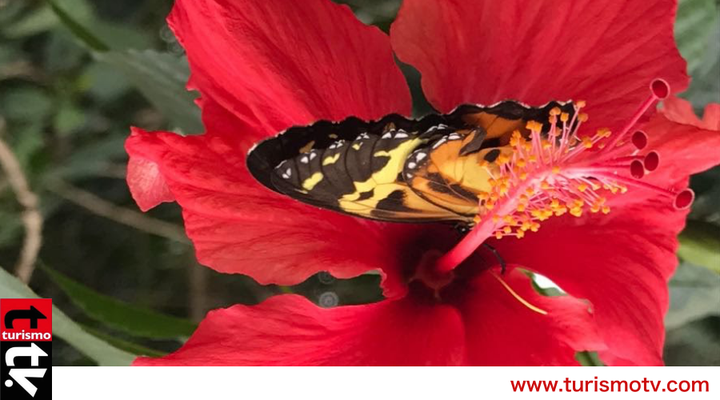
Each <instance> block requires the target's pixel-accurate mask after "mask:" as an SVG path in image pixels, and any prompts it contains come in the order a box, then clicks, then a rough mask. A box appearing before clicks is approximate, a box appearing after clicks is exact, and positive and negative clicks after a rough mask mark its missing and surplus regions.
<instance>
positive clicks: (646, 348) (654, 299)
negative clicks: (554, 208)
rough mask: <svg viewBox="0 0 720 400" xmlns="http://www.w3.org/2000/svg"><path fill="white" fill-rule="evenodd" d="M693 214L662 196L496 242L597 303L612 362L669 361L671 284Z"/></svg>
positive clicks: (509, 256)
mask: <svg viewBox="0 0 720 400" xmlns="http://www.w3.org/2000/svg"><path fill="white" fill-rule="evenodd" d="M686 214H687V211H674V210H672V208H671V206H670V204H669V202H667V201H658V200H657V199H649V200H646V201H645V202H644V203H643V204H628V205H625V206H623V207H618V208H615V209H613V211H611V212H610V214H608V215H602V214H591V215H589V216H586V217H584V218H582V219H574V218H573V217H570V216H562V217H557V218H551V219H550V220H548V221H545V222H544V223H542V225H541V228H540V231H539V232H538V233H534V234H529V235H527V236H526V237H525V238H523V239H521V240H512V239H510V240H507V239H503V240H500V241H497V242H494V245H496V246H497V247H498V250H499V251H500V252H501V254H502V255H503V256H504V257H505V258H506V260H507V261H508V262H512V263H516V264H519V265H522V266H523V267H525V268H527V269H530V270H533V271H537V272H539V273H541V274H543V275H545V276H547V277H549V278H550V279H552V280H553V281H555V282H556V283H557V284H558V285H560V287H562V288H563V289H564V290H566V291H567V292H568V293H569V294H570V295H572V296H574V297H576V298H584V299H588V300H589V301H590V303H591V304H592V307H593V311H594V314H595V320H596V321H597V325H598V327H599V329H600V334H601V336H602V338H603V340H604V341H605V343H606V344H607V346H608V348H609V350H608V351H606V352H603V353H601V356H603V360H604V361H605V362H609V363H622V364H625V363H630V364H639V365H659V364H662V345H663V339H664V335H665V331H664V327H663V316H664V315H665V312H666V311H667V307H668V289H667V282H668V280H669V278H670V276H671V275H672V273H673V271H674V270H675V267H676V266H677V258H676V256H675V251H676V249H677V234H678V233H679V232H680V230H682V228H683V226H684V224H685V216H686Z"/></svg>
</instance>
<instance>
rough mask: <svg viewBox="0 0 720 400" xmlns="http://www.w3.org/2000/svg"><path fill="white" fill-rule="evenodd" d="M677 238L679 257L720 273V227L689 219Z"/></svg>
mask: <svg viewBox="0 0 720 400" xmlns="http://www.w3.org/2000/svg"><path fill="white" fill-rule="evenodd" d="M679 239H680V248H679V249H678V256H679V257H680V258H681V259H683V260H684V261H687V262H689V263H692V264H695V265H699V266H702V267H705V268H707V269H709V270H711V271H714V272H716V273H718V274H720V228H718V227H717V226H715V225H713V224H709V223H705V222H699V221H690V222H688V224H687V227H685V230H683V231H682V233H681V234H680V237H679Z"/></svg>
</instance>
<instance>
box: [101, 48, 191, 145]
mask: <svg viewBox="0 0 720 400" xmlns="http://www.w3.org/2000/svg"><path fill="white" fill-rule="evenodd" d="M95 56H96V58H97V59H98V60H99V61H102V62H104V63H107V64H108V65H112V66H113V67H115V68H117V69H118V70H119V71H121V72H122V73H123V75H125V77H126V78H127V79H128V80H129V81H130V82H131V83H132V84H133V85H134V86H135V87H136V88H137V89H138V90H140V92H141V93H142V94H143V95H144V96H145V97H146V98H147V99H148V100H149V101H150V102H151V103H152V104H153V105H154V106H155V107H156V108H157V109H158V110H159V111H160V112H161V113H162V114H163V115H164V116H165V117H167V118H168V120H170V122H171V123H172V124H173V125H174V126H176V127H178V128H180V129H181V130H182V131H183V132H185V133H200V132H202V131H203V126H202V123H201V121H200V109H199V108H198V107H197V106H196V105H195V102H194V100H195V97H196V95H195V94H194V93H191V92H188V91H187V90H186V89H185V82H187V79H188V76H189V75H190V69H189V68H188V65H187V61H186V60H185V59H184V58H181V57H177V56H174V55H172V54H168V53H160V52H157V51H154V50H143V51H137V50H126V51H109V52H106V53H96V54H95Z"/></svg>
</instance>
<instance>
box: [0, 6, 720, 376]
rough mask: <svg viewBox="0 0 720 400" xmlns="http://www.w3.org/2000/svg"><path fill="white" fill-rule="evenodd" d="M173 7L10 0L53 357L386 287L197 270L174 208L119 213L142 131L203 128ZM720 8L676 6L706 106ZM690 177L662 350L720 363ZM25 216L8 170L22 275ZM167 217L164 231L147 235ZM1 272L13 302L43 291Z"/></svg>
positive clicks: (717, 50) (719, 271) (717, 90)
mask: <svg viewBox="0 0 720 400" xmlns="http://www.w3.org/2000/svg"><path fill="white" fill-rule="evenodd" d="M339 2H343V3H347V4H349V5H350V6H351V7H352V8H353V10H354V11H355V12H356V14H357V16H358V17H359V18H360V19H361V20H362V21H363V22H366V23H369V24H375V25H378V26H379V27H381V28H382V29H384V30H386V31H387V29H388V27H389V25H390V23H391V22H392V20H393V19H394V17H395V14H396V12H397V8H398V6H399V1H398V0H345V1H339ZM171 5H172V3H171V1H169V0H122V1H116V0H92V1H91V0H55V1H54V2H49V1H41V0H34V1H32V0H0V118H2V120H4V122H5V125H6V126H5V129H4V130H3V131H2V132H0V135H1V136H0V137H1V138H2V140H4V141H5V142H7V143H9V144H10V145H11V147H12V149H13V151H14V152H15V154H16V156H17V158H18V159H19V161H20V163H21V165H22V168H23V170H24V172H25V173H26V175H27V178H28V180H29V183H30V186H31V188H32V189H33V191H35V193H36V194H37V195H38V196H39V197H40V207H41V211H42V213H43V216H44V218H45V226H44V229H43V247H42V249H41V252H40V256H39V262H38V266H37V268H36V271H35V274H34V276H33V278H32V281H31V282H30V287H31V288H32V289H33V290H34V291H35V292H36V293H37V294H38V295H40V296H41V297H52V298H53V300H54V304H55V305H56V306H57V307H58V308H59V309H60V310H63V311H64V312H65V313H66V314H67V315H68V316H69V317H70V318H69V319H67V318H65V317H64V315H61V314H62V313H60V312H59V311H57V310H56V312H55V313H54V315H55V323H56V328H57V329H58V332H56V336H57V337H61V339H59V340H55V341H54V343H53V345H54V348H53V363H54V364H55V365H88V364H90V365H92V364H96V363H99V364H124V363H125V364H126V363H127V362H128V360H130V359H131V357H132V356H131V354H129V353H132V354H152V355H156V354H162V353H163V352H167V351H172V350H173V349H175V348H177V346H178V345H179V343H180V342H181V341H182V340H184V339H185V338H186V337H187V335H188V334H189V333H191V332H192V330H193V327H194V322H193V321H199V320H200V319H201V318H202V316H203V315H204V314H205V312H207V311H208V310H210V309H213V308H217V307H224V306H229V305H232V304H234V303H246V304H255V303H258V302H260V301H262V300H263V299H265V298H266V297H268V296H271V295H274V294H278V293H287V292H294V293H300V294H303V295H305V296H307V297H308V298H310V299H311V300H313V301H316V302H318V303H321V304H323V305H326V306H331V305H335V304H340V305H343V304H358V303H365V302H369V301H374V300H377V299H379V298H380V290H379V289H378V282H379V277H378V276H373V275H367V276H363V277H360V278H357V279H354V280H349V281H341V280H336V279H334V278H332V277H331V276H329V275H327V274H320V275H319V276H316V277H313V278H310V279H309V280H308V281H306V282H305V283H303V284H301V285H298V286H296V287H291V288H288V287H277V286H267V287H263V286H260V285H258V284H256V283H255V282H254V281H253V280H251V279H249V278H247V277H244V276H231V275H222V274H218V273H215V272H214V271H212V270H210V269H209V268H205V267H201V266H199V265H198V264H197V263H196V261H195V258H194V255H193V251H192V248H191V246H190V245H189V243H188V241H187V240H186V239H184V236H183V235H182V234H179V235H178V234H177V233H178V232H181V231H180V229H181V227H182V225H181V224H182V221H181V218H180V212H179V208H178V207H177V206H176V205H174V204H166V205H162V206H160V207H158V208H157V209H155V210H153V211H152V212H150V213H149V214H148V215H146V218H145V219H142V217H140V218H141V221H143V222H142V223H139V224H138V223H136V222H133V221H135V220H134V219H133V218H135V217H128V215H129V214H128V211H125V213H124V214H122V213H120V212H118V210H121V209H124V210H129V213H130V214H132V213H133V212H135V211H138V210H137V208H136V206H135V204H134V202H133V201H132V199H131V197H130V194H129V192H128V189H127V186H126V184H125V181H124V174H125V165H126V162H127V156H126V154H125V151H124V149H123V142H124V140H125V138H126V137H127V135H128V133H129V129H128V128H129V126H131V125H135V126H140V127H143V128H145V129H148V130H153V129H175V130H179V131H182V132H187V133H195V132H200V131H202V128H201V125H200V123H199V118H198V115H199V113H198V112H197V110H196V109H194V107H193V106H192V98H193V95H192V94H190V93H187V92H185V90H184V88H183V86H184V80H185V79H186V77H187V73H188V71H187V65H186V63H185V61H184V59H183V50H182V48H181V47H180V46H179V45H178V43H177V42H176V41H175V38H174V37H173V35H172V33H171V32H170V31H169V30H168V28H167V27H166V25H165V23H164V18H165V16H166V15H167V13H168V12H169V10H170V8H171ZM718 8H719V6H718V1H716V0H683V1H681V7H680V11H679V15H678V23H677V27H676V37H677V39H678V44H679V46H680V49H681V51H682V53H683V55H684V56H685V57H686V58H687V59H688V61H689V69H690V73H691V75H692V76H693V84H692V86H691V88H690V89H689V90H688V91H687V92H686V93H685V94H684V95H683V96H685V97H686V98H688V99H689V100H690V101H692V102H693V104H694V106H695V107H696V110H697V111H698V112H700V111H701V110H702V106H703V105H704V104H705V103H707V102H710V101H714V102H720V18H719V17H718ZM403 68H404V70H405V72H406V73H407V76H408V79H409V81H410V82H411V84H412V88H413V95H414V97H415V99H416V107H415V108H416V112H418V113H423V112H427V111H428V105H427V104H426V103H425V102H424V100H423V98H422V94H421V92H420V90H419V76H418V74H417V72H416V71H414V70H413V69H412V68H410V67H407V66H404V67H403ZM718 157H720V151H719V155H718ZM692 185H693V188H694V189H695V190H696V192H697V194H698V200H697V202H696V204H695V205H694V208H693V212H692V215H691V220H690V222H689V225H688V229H687V230H686V232H684V233H683V237H682V238H681V239H682V248H681V250H680V256H681V259H682V264H681V266H680V267H679V269H678V272H677V276H676V277H675V278H674V279H673V281H672V282H671V297H672V304H671V308H670V312H669V313H668V317H667V329H668V331H667V346H666V357H665V358H666V362H667V363H668V364H671V365H672V364H679V365H688V364H689V365H697V364H704V365H707V364H710V365H720V169H717V168H716V169H714V170H711V171H708V172H706V173H704V174H702V175H699V176H696V177H695V178H694V179H693V182H692ZM118 207H119V208H118ZM21 212H22V207H21V206H20V205H19V204H18V202H17V200H16V198H15V196H14V194H13V191H12V190H11V189H10V187H9V185H8V183H7V180H6V178H5V176H4V175H3V174H2V173H1V172H0V266H2V267H4V268H5V269H6V270H7V271H10V272H12V267H13V265H15V263H16V261H17V257H18V253H19V250H20V247H21V245H22V241H23V236H24V230H23V225H22V221H21V218H20V217H21ZM106 214H110V215H106ZM108 216H110V217H111V218H108ZM113 216H115V217H116V218H114V219H113V218H112V217H113ZM147 219H150V220H149V221H148V220H147ZM163 222H164V225H162V224H163ZM147 224H149V226H150V228H148V225H147ZM158 225H162V227H164V229H165V230H163V232H165V234H164V235H157V234H153V233H149V232H148V230H153V229H155V228H157V226H158ZM139 228H140V229H139ZM1 272H2V271H0V297H12V296H13V295H15V296H20V295H22V296H26V295H31V294H30V293H29V292H27V290H28V289H27V288H26V287H23V286H22V285H20V284H19V282H17V281H15V280H13V279H12V278H10V277H9V275H8V274H1ZM158 313H162V315H160V314H158ZM71 319H72V320H74V321H75V322H76V323H78V324H79V326H82V328H80V327H79V326H78V325H75V323H73V322H72V321H71ZM88 334H89V335H91V336H92V337H91V339H92V340H90V339H87V338H88V337H90V336H87V335H88ZM84 335H85V336H84ZM94 338H98V339H99V340H96V339H94ZM95 340H96V342H95ZM68 343H71V344H72V345H69V344H68ZM93 346H94V347H93ZM111 346H112V347H111ZM118 349H122V351H118ZM582 360H583V362H584V363H586V364H594V363H596V361H593V358H592V357H582Z"/></svg>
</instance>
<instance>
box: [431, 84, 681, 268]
mask: <svg viewBox="0 0 720 400" xmlns="http://www.w3.org/2000/svg"><path fill="white" fill-rule="evenodd" d="M650 89H651V95H650V96H649V97H648V98H647V100H645V101H644V102H643V103H642V104H641V105H640V106H639V107H638V109H637V111H636V112H635V113H634V114H633V116H632V117H631V118H630V120H629V121H627V123H626V124H625V126H624V127H623V128H622V129H621V130H620V131H618V132H611V131H610V130H608V129H599V130H598V131H597V132H595V134H594V135H592V136H580V135H578V132H579V129H580V127H581V126H582V124H583V123H584V122H585V121H587V119H588V115H587V114H585V113H583V112H582V108H583V107H584V106H585V102H583V101H579V102H577V103H576V104H575V113H574V114H573V116H572V118H571V117H570V115H569V114H567V113H563V112H561V111H560V109H558V108H556V109H553V110H551V112H550V116H549V122H550V124H549V126H550V128H549V130H547V131H546V132H544V131H543V124H542V123H541V122H539V121H530V122H528V123H527V128H528V130H529V131H530V135H529V137H527V138H526V137H523V136H522V135H521V134H520V132H519V131H516V132H514V133H513V135H512V137H511V140H510V148H511V149H510V150H507V151H505V152H503V153H502V154H501V155H500V156H499V157H498V158H497V159H496V160H495V161H494V163H495V164H496V165H495V166H492V167H493V168H487V170H488V171H494V172H493V173H492V174H493V177H492V179H491V181H490V183H491V187H492V188H491V190H490V191H489V192H487V193H483V194H482V195H481V196H480V198H479V201H480V210H481V211H480V213H479V214H478V215H477V216H476V218H475V222H476V225H475V228H474V229H473V230H472V231H471V232H470V233H469V234H468V235H467V236H466V237H465V238H464V239H463V240H462V241H461V242H460V243H459V244H458V245H457V246H456V247H455V248H453V249H452V250H451V251H450V252H448V253H447V254H445V255H444V256H443V257H441V258H440V259H439V260H438V262H437V264H436V265H437V268H438V270H439V271H450V270H452V269H454V268H455V267H456V266H457V265H459V264H460V263H461V262H462V261H463V260H465V259H466V258H467V257H468V256H469V255H470V254H472V253H473V252H474V251H475V249H477V247H478V246H479V245H480V244H482V243H483V242H484V241H485V240H486V239H487V238H489V237H492V236H495V238H497V239H501V238H503V237H505V236H515V237H517V238H518V239H520V238H522V237H524V236H525V234H526V232H528V231H530V232H537V231H538V229H540V223H541V222H542V221H545V220H547V219H548V218H550V217H553V216H561V215H563V214H566V213H569V214H571V215H573V216H575V217H580V216H582V215H583V213H584V212H585V211H586V210H589V212H591V213H598V212H602V213H603V214H607V213H609V212H610V207H609V205H607V204H606V202H607V198H608V196H612V195H615V194H617V193H625V192H627V191H628V189H629V188H630V187H634V188H645V189H650V190H652V191H655V192H657V193H659V194H661V195H663V196H665V197H667V198H669V199H671V201H672V202H673V205H674V206H675V208H677V209H683V208H687V207H689V206H690V204H691V203H692V200H693V198H694V195H693V192H692V191H691V190H690V189H684V190H682V191H679V192H676V191H672V190H668V189H664V188H661V187H658V186H655V185H652V184H649V183H646V182H643V181H641V179H642V178H643V176H644V175H645V174H646V173H649V172H652V171H654V170H656V169H657V168H658V167H659V165H660V164H659V162H660V157H659V155H658V153H657V152H654V151H650V152H647V153H645V154H640V152H641V150H644V149H645V147H646V146H647V143H648V138H647V135H646V134H645V133H644V132H642V131H635V132H634V133H633V134H629V132H630V130H631V128H632V127H633V126H634V125H635V124H636V123H637V121H638V120H639V119H640V117H641V116H642V115H643V114H644V113H645V111H647V110H648V109H649V108H650V107H651V106H652V105H654V104H655V102H656V101H657V100H660V99H663V98H665V97H667V96H668V95H669V93H670V87H669V86H668V84H667V83H666V82H665V81H663V80H659V79H658V80H655V81H653V82H652V84H651V85H650Z"/></svg>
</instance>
